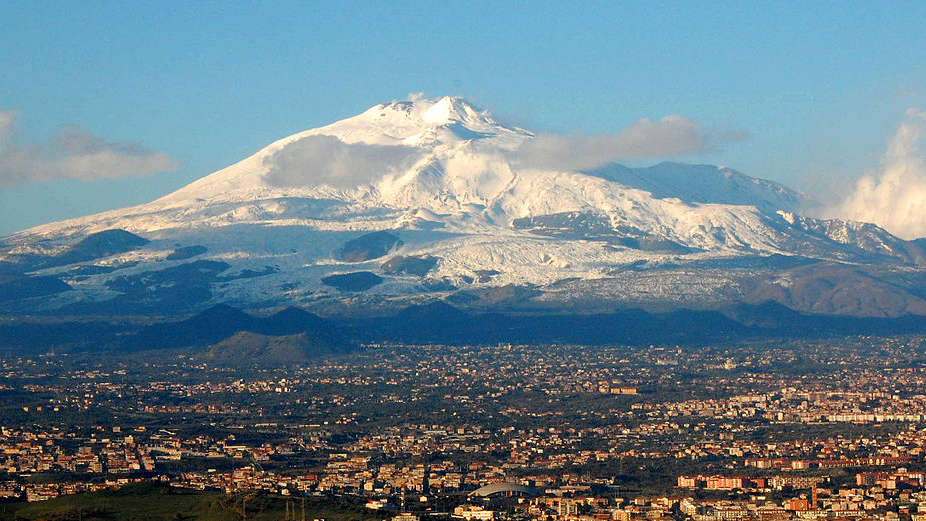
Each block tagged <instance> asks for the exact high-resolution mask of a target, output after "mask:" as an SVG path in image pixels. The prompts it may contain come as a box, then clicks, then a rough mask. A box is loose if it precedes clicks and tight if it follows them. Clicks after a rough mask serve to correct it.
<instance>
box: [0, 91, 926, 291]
mask: <svg viewBox="0 0 926 521" xmlns="http://www.w3.org/2000/svg"><path fill="white" fill-rule="evenodd" d="M533 138H534V136H533V134H532V133H531V132H529V131H526V130H523V129H519V128H514V127H507V126H504V125H501V124H499V123H497V122H496V121H495V120H494V119H493V118H492V116H491V115H490V114H488V113H487V112H484V111H480V110H477V109H475V108H473V107H472V106H470V105H469V104H467V103H466V102H465V101H464V100H463V99H461V98H453V97H444V98H440V99H433V100H418V101H413V102H411V101H408V102H393V103H386V104H381V105H376V106H374V107H372V108H370V109H369V110H367V111H365V112H363V113H361V114H359V115H357V116H354V117H351V118H348V119H345V120H342V121H339V122H336V123H333V124H331V125H328V126H325V127H320V128H317V129H312V130H308V131H305V132H302V133H299V134H295V135H293V136H289V137H287V138H284V139H281V140H279V141H277V142H275V143H272V144H271V145H269V146H267V147H266V148H264V149H263V150H261V151H259V152H258V153H257V154H254V155H253V156H251V157H249V158H247V159H245V160H243V161H241V162H239V163H236V164H234V165H232V166H230V167H228V168H225V169H223V170H220V171H218V172H215V173H213V174H211V175H208V176H206V177H203V178H202V179H200V180H198V181H196V182H194V183H192V184H190V185H188V186H186V187H184V188H182V189H180V190H178V191H176V192H174V193H172V194H169V195H167V196H165V197H163V198H161V199H158V200H156V201H153V202H151V203H148V204H144V205H140V206H136V207H132V208H126V209H121V210H115V211H110V212H104V213H101V214H97V215H91V216H88V217H83V218H79V219H72V220H68V221H62V222H58V223H51V224H48V225H43V226H39V227H36V228H32V229H29V230H25V231H23V232H20V233H17V234H14V235H11V236H9V237H7V238H6V239H5V242H6V243H7V244H9V245H11V246H10V248H9V249H8V250H7V251H6V253H5V254H3V255H4V257H5V261H6V262H7V266H9V268H8V271H10V272H11V273H14V274H16V275H15V277H20V278H21V279H22V278H25V279H29V280H31V279H32V278H37V277H46V279H47V278H57V279H58V280H59V281H63V282H64V283H66V284H68V285H69V286H70V287H71V288H72V290H70V291H57V292H51V293H50V294H45V295H33V294H27V295H26V296H27V297H28V298H27V299H26V301H28V306H33V307H38V308H44V309H52V308H56V307H62V306H65V307H66V306H75V305H77V306H80V305H84V304H86V303H87V302H95V303H105V302H120V299H123V300H125V299H128V301H131V302H134V303H136V304H139V303H145V302H161V301H163V300H164V297H163V296H164V295H165V294H169V295H174V293H176V288H181V289H183V288H185V289H190V288H192V290H195V291H194V292H193V293H195V294H196V298H192V297H189V298H188V300H189V302H190V303H191V304H192V305H196V304H199V303H203V302H212V301H224V302H230V303H237V304H240V305H245V306H248V307H260V306H274V305H278V304H281V303H311V302H318V301H321V300H325V299H329V298H331V297H335V298H336V299H341V300H344V299H348V300H349V299H357V298H361V299H363V300H365V301H371V300H376V301H379V302H391V301H393V300H395V299H399V300H401V301H407V300H409V299H411V300H414V299H420V298H432V297H448V296H449V297H452V298H457V299H458V300H460V302H464V301H469V302H477V301H484V300H485V298H484V297H485V295H484V293H485V292H484V291H483V290H485V289H486V288H493V287H504V286H511V287H521V288H530V291H528V292H527V293H523V292H522V293H520V294H519V295H520V296H521V297H523V299H521V300H524V299H533V301H534V302H542V301H543V300H544V298H551V297H550V295H556V294H557V292H558V291H560V290H558V289H557V288H561V287H562V281H564V280H569V281H574V280H581V281H586V282H587V283H588V285H589V286H588V287H594V288H596V289H594V290H593V291H592V292H593V293H594V294H595V295H597V296H598V297H600V299H603V300H606V301H614V302H622V301H626V302H631V303H632V302H637V301H639V300H640V299H643V300H646V299H650V300H652V301H659V300H660V299H662V300H666V299H681V300H685V299H686V298H688V297H689V296H691V295H695V296H696V299H700V300H705V299H707V300H710V299H711V298H714V297H716V296H717V295H719V294H720V293H723V292H724V291H728V290H729V288H730V287H731V284H732V278H731V276H730V275H728V274H725V273H723V272H717V271H716V270H715V271H714V272H711V273H712V274H711V275H710V276H708V275H707V272H706V271H704V270H701V271H698V270H699V269H701V268H695V266H703V265H704V263H705V262H707V261H711V260H718V259H720V260H723V259H736V258H742V257H750V258H752V257H762V256H769V255H790V256H795V255H797V256H802V257H809V258H817V259H825V260H839V261H852V262H868V261H870V260H871V259H872V258H877V259H878V262H883V261H886V260H889V261H891V262H897V263H904V262H905V263H916V262H919V261H920V260H921V259H922V256H921V254H920V253H919V251H918V250H917V249H916V248H914V247H913V246H911V244H910V243H906V242H905V241H901V240H899V239H897V238H896V237H893V236H891V235H890V234H888V233H887V232H884V231H883V230H881V229H880V228H877V227H875V226H873V225H862V224H860V223H850V222H845V221H825V222H824V221H817V220H814V219H809V218H806V217H801V216H800V215H799V214H800V212H801V211H802V210H803V209H805V208H808V207H811V206H812V205H813V202H812V201H811V200H810V199H809V198H807V197H806V196H804V195H803V194H800V193H798V192H796V191H793V190H790V189H788V188H787V187H784V186H782V185H780V184H777V183H773V182H770V181H765V180H760V179H754V178H751V177H748V176H745V175H743V174H740V173H738V172H735V171H733V170H730V169H728V168H721V167H714V166H705V165H685V164H679V163H663V164H660V165H657V166H654V167H651V168H642V169H632V168H626V167H623V166H620V165H606V166H603V167H601V168H599V169H596V170H594V171H590V172H570V171H557V170H555V169H542V168H536V167H534V168H525V167H522V166H521V163H520V161H519V158H518V154H519V147H521V146H522V145H523V144H524V143H526V142H528V141H530V140H532V139H533ZM113 229H120V230H126V231H128V232H131V233H132V234H135V235H138V236H140V237H142V238H144V239H147V240H149V241H150V242H149V243H147V244H145V245H144V246H141V247H133V248H123V249H120V248H116V249H115V250H111V251H105V252H103V253H105V254H102V255H100V256H98V257H95V258H92V259H85V260H83V261H81V262H69V263H67V264H62V263H61V262H57V263H56V262H51V261H48V260H47V258H50V257H54V256H56V255H62V252H67V251H68V248H70V247H71V245H73V244H74V243H75V242H77V241H78V240H79V239H80V238H82V237H85V236H87V235H90V234H94V233H99V232H104V231H106V230H113ZM375 232H388V233H386V234H379V235H377V234H376V233H375ZM368 234H372V235H368ZM351 241H359V242H354V243H351ZM347 244H353V245H354V246H356V245H357V244H359V245H360V246H356V248H359V250H357V251H359V252H360V253H358V254H346V253H345V252H346V251H347V250H348V249H349V248H348V247H347V246H346V245H347ZM364 244H366V246H364ZM354 246H351V248H353V247H354ZM364 248H366V249H364ZM116 250H119V251H116ZM123 250H124V251H123ZM351 251H353V250H351ZM71 258H76V257H73V256H72V257H71ZM37 259H38V260H37ZM42 259H46V260H42ZM387 260H388V261H390V262H389V265H388V266H384V263H385V262H386V261H387ZM197 263H198V264H197ZM208 263H212V264H208ZM641 266H649V267H659V266H663V267H668V268H665V269H662V270H657V271H656V272H652V273H648V274H647V277H648V278H649V282H648V283H647V286H646V287H643V288H641V287H639V285H626V284H625V285H623V287H628V288H630V286H632V289H627V291H624V292H622V290H621V287H615V285H614V283H613V281H614V280H616V277H617V278H619V276H618V275H616V274H617V273H624V272H626V270H627V269H632V270H637V271H639V268H640V267H641ZM689 267H690V268H689ZM203 270H205V271H203ZM178 273H182V274H184V275H183V277H186V278H183V281H184V282H178V280H179V279H178V277H180V275H177V274H178ZM197 273H199V274H200V275H199V276H200V279H201V280H200V281H199V282H198V283H194V282H195V281H193V280H192V279H195V278H196V277H197V275H196V274H197ZM654 274H655V275H654ZM737 276H739V275H737ZM15 277H13V278H15ZM620 277H623V275H620ZM181 278H182V277H181ZM25 279H23V280H25ZM46 279H43V280H46ZM188 279H190V280H188ZM17 280H20V279H17ZM14 282H15V281H14ZM20 284H21V282H20ZM558 284H559V286H558ZM188 286H189V287H188ZM59 288H60V287H59ZM146 288H147V289H146ZM171 288H173V289H171ZM545 289H546V290H548V291H545ZM192 290H191V291H192ZM583 291H586V290H583ZM171 292H174V293H171ZM480 292H482V293H480ZM560 292H561V291H560ZM46 293H48V291H46ZM181 293H182V292H181ZM178 295H179V294H178ZM544 295H546V296H544ZM2 296H3V292H2V288H0V299H2ZM590 296H591V295H590ZM569 298H572V297H571V296H570V297H569ZM692 298H695V297H692ZM731 298H732V297H731ZM480 299H482V300H480ZM20 300H22V299H20ZM176 300H177V305H181V304H182V303H183V302H184V301H183V299H182V298H180V297H179V296H177V297H176ZM139 305H141V304H139Z"/></svg>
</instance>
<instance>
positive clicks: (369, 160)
mask: <svg viewBox="0 0 926 521" xmlns="http://www.w3.org/2000/svg"><path fill="white" fill-rule="evenodd" d="M415 153H416V149H414V148H412V147H407V146H398V145H393V146H384V145H367V144H364V143H353V144H351V143H345V142H343V141H341V140H340V139H338V138H336V137H334V136H306V137H304V138H302V139H300V140H298V141H295V142H293V143H290V144H288V145H286V146H285V147H283V148H281V149H280V150H278V151H276V152H275V153H273V154H272V155H270V156H269V157H267V158H266V159H265V160H264V164H265V165H267V167H268V168H269V171H268V173H267V177H266V180H267V182H268V183H269V184H271V185H273V186H281V187H298V186H318V185H329V186H332V187H334V188H341V189H344V188H353V187H356V186H360V185H363V184H368V183H371V182H373V181H375V180H376V179H379V178H380V177H382V176H383V175H385V174H388V173H390V172H393V171H395V170H398V169H401V168H403V167H407V166H409V165H410V162H411V161H412V160H413V159H414V156H415Z"/></svg>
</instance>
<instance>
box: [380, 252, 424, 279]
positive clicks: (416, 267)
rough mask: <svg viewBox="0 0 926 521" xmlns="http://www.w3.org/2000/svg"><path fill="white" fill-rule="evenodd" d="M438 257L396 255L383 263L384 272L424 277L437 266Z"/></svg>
mask: <svg viewBox="0 0 926 521" xmlns="http://www.w3.org/2000/svg"><path fill="white" fill-rule="evenodd" d="M437 261H438V259H437V257H431V256H429V255H425V256H422V257H415V256H408V257H406V256H405V255H396V256H395V257H393V258H391V259H389V260H387V261H386V262H384V263H383V265H382V270H383V273H387V274H389V275H417V276H418V277H424V276H425V275H427V274H428V272H429V271H431V270H432V269H434V267H435V266H437Z"/></svg>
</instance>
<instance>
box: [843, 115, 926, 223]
mask: <svg viewBox="0 0 926 521" xmlns="http://www.w3.org/2000/svg"><path fill="white" fill-rule="evenodd" d="M924 130H926V112H924V111H920V110H916V109H910V110H908V111H907V119H906V121H904V122H903V123H902V124H901V125H900V127H899V128H898V129H897V132H896V133H895V134H894V137H893V138H892V139H891V141H890V144H889V145H888V148H887V151H886V152H885V154H884V157H883V158H882V161H881V169H880V171H879V172H875V173H872V174H870V175H867V176H865V177H863V178H861V179H859V181H858V183H857V184H856V185H855V190H854V192H852V194H850V195H849V196H848V197H847V198H846V199H845V200H843V201H842V202H841V203H839V204H837V205H835V206H834V207H832V208H830V209H829V211H827V212H826V213H827V216H828V217H842V218H847V219H852V220H856V221H864V222H870V223H875V224H877V225H878V226H880V227H882V228H884V229H886V230H887V231H889V232H891V233H893V234H894V235H897V236H898V237H901V238H904V239H915V238H919V237H926V163H924V161H923V156H922V154H921V151H920V148H919V145H920V142H921V140H922V137H923V131H924Z"/></svg>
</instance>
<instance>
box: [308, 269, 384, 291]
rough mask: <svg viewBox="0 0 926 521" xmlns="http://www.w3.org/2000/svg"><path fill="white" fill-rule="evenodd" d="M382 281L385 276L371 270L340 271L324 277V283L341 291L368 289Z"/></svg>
mask: <svg viewBox="0 0 926 521" xmlns="http://www.w3.org/2000/svg"><path fill="white" fill-rule="evenodd" d="M382 282H383V278H382V277H380V276H379V275H377V274H375V273H373V272H371V271H355V272H353V273H340V274H337V275H328V276H327V277H324V278H323V279H322V284H324V285H326V286H331V287H332V288H335V289H337V290H339V291H366V290H368V289H370V288H372V287H373V286H376V285H377V284H380V283H382Z"/></svg>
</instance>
